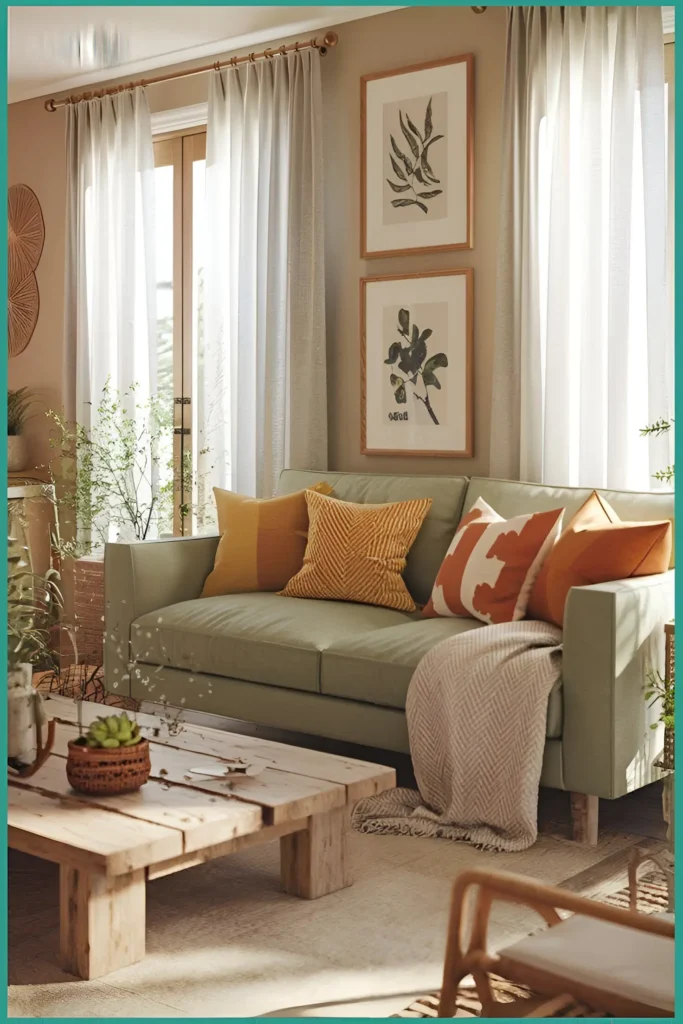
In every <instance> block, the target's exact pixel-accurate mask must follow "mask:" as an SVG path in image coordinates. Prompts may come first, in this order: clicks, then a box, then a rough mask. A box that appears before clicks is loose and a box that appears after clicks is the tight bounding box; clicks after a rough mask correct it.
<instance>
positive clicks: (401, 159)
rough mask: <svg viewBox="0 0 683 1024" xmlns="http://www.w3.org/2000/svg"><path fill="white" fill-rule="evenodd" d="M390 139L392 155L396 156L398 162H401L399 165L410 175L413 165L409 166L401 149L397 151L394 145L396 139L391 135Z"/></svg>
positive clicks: (409, 163) (397, 148)
mask: <svg viewBox="0 0 683 1024" xmlns="http://www.w3.org/2000/svg"><path fill="white" fill-rule="evenodd" d="M390 138H391V148H392V149H393V151H394V153H395V154H396V156H397V157H398V158H399V160H400V161H401V163H402V164H403V166H404V167H405V169H406V174H412V173H413V165H412V164H411V162H410V160H409V159H408V157H407V156H406V155H405V153H404V152H403V151H402V150H401V149H399V147H398V145H397V144H396V139H395V138H394V136H393V135H391V136H390Z"/></svg>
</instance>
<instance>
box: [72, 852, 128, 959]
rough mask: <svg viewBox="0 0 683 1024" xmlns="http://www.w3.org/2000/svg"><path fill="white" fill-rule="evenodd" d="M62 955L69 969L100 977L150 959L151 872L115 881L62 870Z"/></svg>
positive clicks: (75, 870)
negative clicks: (148, 876) (148, 886)
mask: <svg viewBox="0 0 683 1024" xmlns="http://www.w3.org/2000/svg"><path fill="white" fill-rule="evenodd" d="M59 917H60V943H59V944H60V953H61V962H62V966H63V967H64V970H66V971H69V973H71V974H77V975H78V976H79V977H81V978H86V979H88V978H99V977H101V976H102V975H103V974H108V973H109V972H110V971H115V970H117V969H118V968H119V967H126V966H127V965H128V964H134V963H135V962H136V961H137V960H142V958H143V957H144V955H145V872H144V870H138V871H131V872H130V874H128V875H115V876H113V877H111V876H107V875H103V874H95V873H91V872H89V871H85V870H81V869H80V868H71V867H68V866H67V865H65V864H62V865H60V869H59Z"/></svg>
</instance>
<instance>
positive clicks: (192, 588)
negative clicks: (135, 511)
mask: <svg viewBox="0 0 683 1024" xmlns="http://www.w3.org/2000/svg"><path fill="white" fill-rule="evenodd" d="M217 546H218V536H209V537H206V536H200V537H170V538H168V539H162V540H152V541H138V542H135V543H131V544H124V543H116V544H107V545H106V547H105V552H104V604H105V613H104V619H105V624H104V628H105V636H104V677H105V685H106V687H107V689H108V690H111V689H112V688H113V689H115V690H116V691H118V692H119V693H120V692H122V691H123V692H126V693H127V692H129V688H130V679H129V674H128V671H129V663H130V629H131V624H132V623H133V622H134V621H135V620H136V619H137V618H139V617H140V616H141V615H146V614H147V613H148V612H153V611H155V610H156V609H157V608H167V607H168V606H169V605H171V604H178V602H180V601H191V600H192V599H193V598H195V597H199V595H200V594H201V592H202V587H203V586H204V580H205V579H206V577H207V576H208V575H209V573H210V572H211V570H212V569H213V563H214V558H215V555H216V548H217ZM115 684H116V685H115Z"/></svg>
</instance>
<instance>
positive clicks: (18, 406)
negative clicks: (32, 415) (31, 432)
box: [7, 388, 35, 437]
mask: <svg viewBox="0 0 683 1024" xmlns="http://www.w3.org/2000/svg"><path fill="white" fill-rule="evenodd" d="M34 401H35V396H34V394H33V392H32V391H31V390H30V388H18V389H17V390H16V391H12V390H8V391H7V436H8V437H16V436H17V435H18V434H21V432H22V430H23V428H24V424H25V423H26V420H27V419H28V415H27V414H28V410H29V408H30V406H31V405H33V402H34Z"/></svg>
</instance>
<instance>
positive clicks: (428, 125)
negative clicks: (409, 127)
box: [425, 96, 432, 142]
mask: <svg viewBox="0 0 683 1024" xmlns="http://www.w3.org/2000/svg"><path fill="white" fill-rule="evenodd" d="M431 134H432V97H431V96H430V97H429V103H428V104H427V110H426V111H425V142H426V141H427V139H428V138H429V137H430V135H431Z"/></svg>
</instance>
